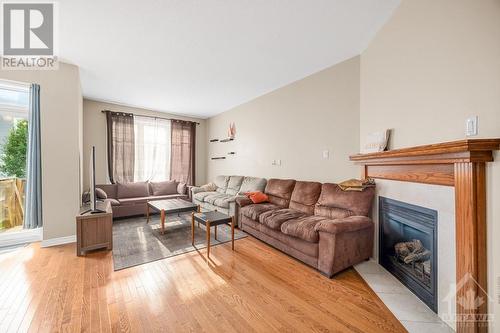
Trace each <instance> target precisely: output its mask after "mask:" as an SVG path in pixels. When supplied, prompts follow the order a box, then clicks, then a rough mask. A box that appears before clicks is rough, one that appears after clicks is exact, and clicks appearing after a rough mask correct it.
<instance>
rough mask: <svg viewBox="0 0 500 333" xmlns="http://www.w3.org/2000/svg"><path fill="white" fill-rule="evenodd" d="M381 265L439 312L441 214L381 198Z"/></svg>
mask: <svg viewBox="0 0 500 333" xmlns="http://www.w3.org/2000/svg"><path fill="white" fill-rule="evenodd" d="M379 228H380V230H379V231H380V233H379V235H380V236H379V237H380V239H379V250H380V251H379V262H380V264H381V265H382V266H383V267H385V268H386V269H387V270H388V271H389V272H390V273H392V274H393V275H394V276H395V277H396V278H398V279H399V280H400V281H401V282H402V283H403V284H404V285H405V286H407V287H408V289H410V290H411V291H412V292H413V293H414V294H415V295H417V296H418V297H419V298H420V299H421V300H422V301H423V302H424V303H426V304H427V305H428V306H429V307H430V308H431V309H432V310H433V311H434V312H437V286H436V283H437V244H436V242H437V211H435V210H432V209H428V208H424V207H420V206H415V205H411V204H408V203H404V202H401V201H396V200H392V199H388V198H384V197H379Z"/></svg>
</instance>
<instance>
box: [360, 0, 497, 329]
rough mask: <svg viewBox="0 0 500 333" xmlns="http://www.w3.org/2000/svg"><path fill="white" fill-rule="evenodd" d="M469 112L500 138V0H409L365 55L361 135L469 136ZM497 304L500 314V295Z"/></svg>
mask: <svg viewBox="0 0 500 333" xmlns="http://www.w3.org/2000/svg"><path fill="white" fill-rule="evenodd" d="M470 115H478V116H479V137H500V1H498V0H480V1H472V0H404V1H403V2H402V3H401V5H400V7H399V8H398V9H397V10H396V11H395V13H394V15H393V17H392V18H391V19H390V20H389V22H388V23H387V24H386V25H385V26H384V27H383V28H382V30H381V31H380V32H379V33H378V34H377V36H376V37H375V39H374V40H373V41H372V42H371V44H370V45H369V47H368V49H367V50H366V51H365V52H363V54H362V56H361V113H360V141H361V142H363V140H364V138H365V136H366V134H367V133H369V132H372V131H377V130H381V129H384V128H393V129H394V133H393V134H394V135H393V138H392V139H393V140H392V145H391V148H400V147H405V146H414V145H419V144H426V143H434V142H442V141H450V140H456V139H463V138H464V137H465V119H466V118H467V117H468V116H470ZM496 159H497V162H495V163H491V164H490V165H488V170H487V177H488V190H487V191H488V196H487V198H488V212H487V218H488V256H489V260H488V263H489V276H488V278H489V288H488V291H489V294H490V295H491V296H492V297H493V298H494V297H495V295H496V294H497V293H496V292H495V288H494V286H495V282H496V281H498V279H500V261H498V259H497V258H495V257H498V255H497V254H498V253H500V242H498V239H499V237H500V223H499V222H500V205H498V202H499V201H500V156H499V154H496ZM447 200H448V202H449V205H453V201H452V198H448V199H447ZM490 305H491V306H490V308H494V311H495V316H496V318H500V305H499V304H498V302H491V304H490ZM494 329H496V330H497V331H498V330H500V326H499V324H498V323H497V326H496V328H492V329H491V331H492V332H493V331H494Z"/></svg>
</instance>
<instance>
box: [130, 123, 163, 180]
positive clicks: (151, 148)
mask: <svg viewBox="0 0 500 333" xmlns="http://www.w3.org/2000/svg"><path fill="white" fill-rule="evenodd" d="M170 131H171V126H170V120H165V119H158V118H151V117H141V116H134V132H135V170H134V181H146V180H151V181H164V180H168V179H169V178H170V140H171V134H170Z"/></svg>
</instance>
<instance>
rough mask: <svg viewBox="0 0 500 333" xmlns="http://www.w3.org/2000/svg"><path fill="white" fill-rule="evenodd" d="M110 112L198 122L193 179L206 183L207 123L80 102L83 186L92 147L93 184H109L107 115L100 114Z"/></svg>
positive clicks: (113, 105) (139, 110)
mask: <svg viewBox="0 0 500 333" xmlns="http://www.w3.org/2000/svg"><path fill="white" fill-rule="evenodd" d="M102 110H111V111H116V112H128V113H134V114H138V115H145V116H157V117H165V118H176V119H183V120H190V121H197V122H199V123H200V125H198V126H197V127H196V157H195V158H196V161H195V167H196V170H195V177H196V183H197V184H204V183H205V171H206V160H207V157H206V121H205V120H204V119H196V118H189V117H181V116H178V115H172V114H166V113H163V112H155V111H150V110H145V109H139V108H133V107H128V106H123V105H118V104H111V103H104V102H98V101H93V100H89V99H84V100H83V187H84V189H86V188H88V186H89V177H88V175H89V171H88V170H89V155H90V149H91V147H92V146H95V147H96V182H97V184H106V183H109V178H108V164H107V153H106V151H107V150H106V116H105V114H103V113H102V112H101V111H102Z"/></svg>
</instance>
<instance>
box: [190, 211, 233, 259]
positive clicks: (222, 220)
mask: <svg viewBox="0 0 500 333" xmlns="http://www.w3.org/2000/svg"><path fill="white" fill-rule="evenodd" d="M195 221H196V222H198V223H201V224H203V225H204V226H205V229H206V230H207V258H208V257H210V227H215V239H217V226H218V225H221V224H230V225H231V248H232V249H233V251H234V217H232V216H229V215H226V214H223V213H220V212H218V211H212V212H206V213H199V212H198V213H194V212H193V213H191V244H192V245H193V246H194V222H195Z"/></svg>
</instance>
